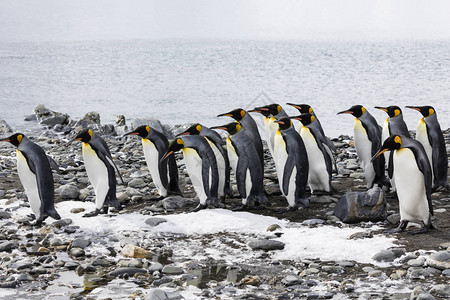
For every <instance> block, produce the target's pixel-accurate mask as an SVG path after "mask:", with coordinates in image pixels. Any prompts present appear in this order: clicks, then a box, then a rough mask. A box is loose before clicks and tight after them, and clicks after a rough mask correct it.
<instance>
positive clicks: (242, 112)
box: [241, 109, 245, 118]
mask: <svg viewBox="0 0 450 300" xmlns="http://www.w3.org/2000/svg"><path fill="white" fill-rule="evenodd" d="M241 117H242V118H243V117H245V110H243V109H242V110H241Z"/></svg>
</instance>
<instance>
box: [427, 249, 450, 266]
mask: <svg viewBox="0 0 450 300" xmlns="http://www.w3.org/2000/svg"><path fill="white" fill-rule="evenodd" d="M427 265H428V266H430V267H433V268H436V269H439V270H445V269H450V251H439V252H436V253H433V254H431V255H430V256H429V257H428V259H427Z"/></svg>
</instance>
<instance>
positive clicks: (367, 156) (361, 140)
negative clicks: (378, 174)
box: [354, 118, 375, 188]
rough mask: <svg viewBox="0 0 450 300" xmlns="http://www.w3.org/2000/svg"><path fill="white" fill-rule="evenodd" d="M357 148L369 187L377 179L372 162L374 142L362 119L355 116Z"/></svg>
mask: <svg viewBox="0 0 450 300" xmlns="http://www.w3.org/2000/svg"><path fill="white" fill-rule="evenodd" d="M354 133H355V148H356V153H357V154H358V158H359V160H360V162H361V167H362V169H363V170H364V175H365V177H366V182H367V187H368V188H369V187H371V186H372V183H373V180H374V179H375V169H374V168H373V164H372V163H371V162H370V160H371V159H372V142H371V141H370V140H369V137H368V135H367V132H366V129H365V128H364V127H363V126H362V124H361V121H360V120H358V119H356V118H355V126H354Z"/></svg>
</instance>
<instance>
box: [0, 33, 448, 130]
mask: <svg viewBox="0 0 450 300" xmlns="http://www.w3.org/2000/svg"><path fill="white" fill-rule="evenodd" d="M449 100H450V41H402V42H393V41H390V42H348V41H342V42H339V41H332V42H331V41H330V42H325V41H251V40H127V41H82V42H45V43H36V42H35V43H33V42H26V43H25V42H24V43H0V107H1V108H0V118H2V119H5V120H6V121H7V122H8V123H9V124H10V125H12V126H13V127H14V129H15V130H20V129H21V128H22V127H24V126H29V125H27V124H26V123H25V122H24V121H23V118H24V117H25V116H26V115H29V114H31V113H32V111H33V109H34V107H36V106H37V105H38V104H44V105H46V106H47V107H48V108H50V109H52V110H55V111H60V112H66V113H68V114H69V115H70V116H72V117H73V118H80V117H82V116H83V115H84V114H85V113H86V112H89V111H98V112H99V113H100V115H101V119H102V123H113V122H114V121H115V119H116V116H117V115H120V114H123V115H125V117H126V118H127V119H131V118H136V117H155V118H158V119H160V120H161V122H162V123H165V124H169V125H175V124H183V123H192V122H200V123H203V124H204V125H208V126H212V125H221V124H224V123H226V122H229V121H230V119H229V118H217V117H216V115H217V114H219V113H224V112H227V111H229V110H231V109H234V108H237V107H243V108H246V109H250V108H253V107H255V106H258V105H263V104H268V103H272V102H277V103H279V104H281V105H283V106H285V103H286V102H294V103H308V104H310V105H312V106H313V108H314V110H315V111H316V114H317V115H318V117H319V119H320V121H321V122H322V125H323V127H324V129H325V132H326V134H327V135H329V136H332V137H334V136H338V135H339V134H342V133H344V134H352V131H353V120H352V119H353V118H351V117H349V116H345V115H344V116H342V115H340V116H337V115H336V113H337V112H339V111H341V110H344V109H347V108H349V107H350V106H352V105H354V104H362V105H364V106H366V107H367V109H368V110H369V111H370V112H371V113H372V114H373V115H374V116H375V118H376V119H377V120H378V121H379V123H380V124H382V122H383V120H384V119H385V118H386V117H387V115H386V114H385V113H384V112H382V111H379V110H376V109H374V108H373V106H377V105H378V106H387V105H399V106H400V107H403V106H405V105H432V106H434V107H435V109H436V110H437V112H438V118H439V120H440V123H441V126H442V127H443V128H449V127H450V118H449V117H448V116H449V114H450V105H449V103H450V101H449ZM285 109H286V111H288V113H290V114H297V112H296V110H295V109H293V108H291V107H289V106H287V107H285ZM404 117H405V120H406V122H407V125H408V126H409V128H410V129H415V128H416V124H417V121H418V120H419V118H420V117H421V116H420V114H419V113H418V112H416V111H413V110H409V109H404ZM255 118H261V117H260V116H259V115H256V116H255Z"/></svg>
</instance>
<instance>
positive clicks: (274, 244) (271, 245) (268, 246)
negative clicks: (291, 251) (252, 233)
mask: <svg viewBox="0 0 450 300" xmlns="http://www.w3.org/2000/svg"><path fill="white" fill-rule="evenodd" d="M248 246H249V247H250V248H252V250H266V251H268V250H283V249H284V243H283V242H279V241H274V240H266V239H260V240H254V241H251V242H250V243H248Z"/></svg>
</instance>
